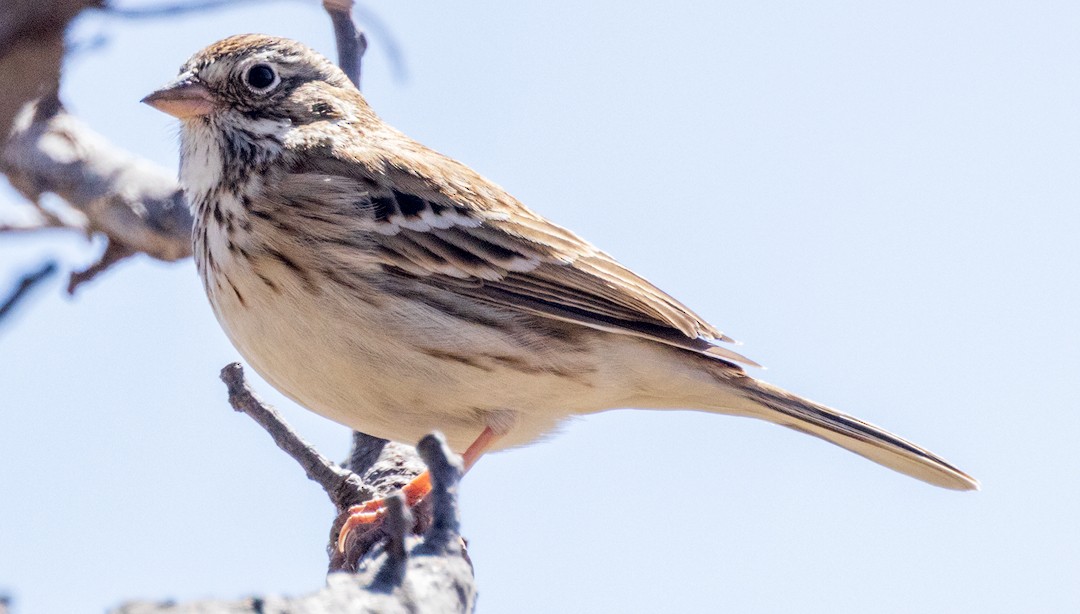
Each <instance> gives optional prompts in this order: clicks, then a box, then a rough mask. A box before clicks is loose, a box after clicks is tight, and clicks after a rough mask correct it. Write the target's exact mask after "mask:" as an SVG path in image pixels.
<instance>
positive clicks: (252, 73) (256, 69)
mask: <svg viewBox="0 0 1080 614" xmlns="http://www.w3.org/2000/svg"><path fill="white" fill-rule="evenodd" d="M246 78H247V84H248V85H250V86H251V88H252V89H255V90H266V89H269V88H270V87H271V86H272V85H274V84H275V83H277V74H276V73H275V72H274V69H273V68H270V67H269V66H267V65H266V64H256V65H254V66H252V67H251V68H249V69H248V71H247V77H246Z"/></svg>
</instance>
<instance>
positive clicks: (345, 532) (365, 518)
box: [337, 426, 499, 552]
mask: <svg viewBox="0 0 1080 614" xmlns="http://www.w3.org/2000/svg"><path fill="white" fill-rule="evenodd" d="M498 438H499V435H498V434H497V433H496V432H495V430H494V429H492V428H491V427H490V426H489V427H486V428H485V429H484V431H483V432H482V433H480V436H479V437H477V438H476V441H474V442H472V445H470V446H469V449H468V450H465V454H462V455H461V457H462V460H464V461H465V471H468V470H469V469H472V466H473V465H475V464H476V461H478V460H480V457H481V456H483V455H484V452H487V450H488V449H489V448H491V444H493V443H495V440H497V439H498ZM401 492H402V494H403V495H405V505H408V506H409V507H412V506H414V505H416V504H417V503H419V502H420V501H422V500H423V499H424V497H426V496H427V494H428V493H429V492H431V475H430V474H429V473H428V472H427V471H425V472H423V473H421V474H420V475H418V476H416V477H415V478H413V480H412V481H411V482H409V483H408V484H406V485H405V487H404V488H402V489H401ZM385 513H386V503H385V501H384V500H383V499H372V500H371V501H366V502H364V503H363V504H361V505H354V506H352V507H350V508H349V517H348V518H347V519H346V520H345V524H343V525H342V526H341V531H339V532H338V543H337V546H338V551H339V552H344V551H345V542H346V539H347V538H348V537H349V532H350V531H352V530H353V529H355V528H356V527H358V526H360V525H364V524H371V523H373V522H376V521H378V520H379V519H380V518H382V515H383V514H385Z"/></svg>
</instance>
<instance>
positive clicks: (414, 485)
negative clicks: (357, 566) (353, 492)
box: [337, 471, 431, 552]
mask: <svg viewBox="0 0 1080 614" xmlns="http://www.w3.org/2000/svg"><path fill="white" fill-rule="evenodd" d="M429 492H431V475H430V474H429V473H428V472H427V471H425V472H423V473H421V474H420V475H418V476H416V477H415V478H413V481H411V482H409V483H408V484H406V485H405V488H402V489H401V493H402V494H403V495H405V505H407V506H408V507H412V506H414V505H416V504H417V503H420V501H422V500H423V499H424V497H426V496H427V494H428V493H429ZM385 515H386V499H372V500H371V501H366V502H364V503H362V504H360V505H354V506H352V507H350V508H349V517H348V518H346V519H345V524H343V525H341V531H339V532H338V541H337V548H338V552H345V543H346V541H347V540H348V538H349V533H350V532H352V530H353V529H355V528H356V527H359V526H361V525H366V524H372V523H375V522H378V521H380V520H381V519H382V517H383V516H385Z"/></svg>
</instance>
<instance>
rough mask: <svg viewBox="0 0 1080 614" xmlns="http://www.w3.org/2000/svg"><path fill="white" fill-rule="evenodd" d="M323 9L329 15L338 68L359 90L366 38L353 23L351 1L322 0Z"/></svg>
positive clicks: (366, 44)
mask: <svg viewBox="0 0 1080 614" xmlns="http://www.w3.org/2000/svg"><path fill="white" fill-rule="evenodd" d="M323 8H325V9H326V12H327V13H329V14H330V21H332V22H333V24H334V38H335V40H336V42H337V50H338V66H339V67H341V70H342V71H344V72H345V74H346V75H347V76H348V77H349V80H351V81H352V82H353V84H354V85H356V88H357V89H360V74H361V70H360V62H361V60H362V59H363V57H364V52H366V51H367V46H368V43H367V37H366V36H364V32H363V31H362V30H358V29H357V27H356V24H355V23H354V22H353V18H352V9H353V0H323Z"/></svg>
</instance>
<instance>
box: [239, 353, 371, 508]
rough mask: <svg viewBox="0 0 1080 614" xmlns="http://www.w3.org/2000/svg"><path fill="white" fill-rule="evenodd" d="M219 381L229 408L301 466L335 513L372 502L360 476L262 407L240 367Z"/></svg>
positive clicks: (275, 413) (368, 490)
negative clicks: (321, 452) (324, 493)
mask: <svg viewBox="0 0 1080 614" xmlns="http://www.w3.org/2000/svg"><path fill="white" fill-rule="evenodd" d="M221 381H223V382H225V385H226V386H227V387H228V389H229V404H231V405H232V407H233V409H235V410H236V411H238V412H243V413H245V414H247V415H248V417H250V418H251V419H252V420H254V421H255V422H257V423H258V424H259V426H261V427H263V429H265V430H266V432H268V433H270V436H271V437H273V439H274V443H276V444H277V446H278V447H279V448H281V449H282V450H283V451H284V452H285V453H286V454H288V455H289V456H291V457H293V459H294V460H295V461H296V462H297V463H299V464H300V466H301V467H302V468H303V469H304V472H305V473H307V476H308V478H310V479H311V480H312V481H314V482H316V483H317V484H319V486H322V488H323V490H325V491H326V494H327V496H329V497H330V501H331V502H332V503H333V504H334V507H336V508H337V509H338V512H339V513H340V512H342V511H344V510H347V509H349V507H350V506H353V505H356V504H358V503H361V502H362V501H366V500H367V499H370V498H372V496H374V493H373V492H372V491H371V489H369V488H368V487H367V486H365V485H364V484H363V483H362V482H361V481H360V476H359V475H357V474H356V473H353V472H352V471H349V470H348V469H343V468H341V467H340V466H338V465H337V463H335V462H333V461H331V460H330V459H328V458H326V457H325V456H323V455H322V454H320V453H319V452H318V451H317V450H316V449H315V448H314V447H313V446H312V445H311V444H309V443H308V442H306V441H304V440H303V439H302V438H301V437H300V435H299V434H297V432H296V431H294V430H293V429H292V427H290V426H289V425H288V424H286V423H285V421H284V420H283V419H282V417H281V414H279V413H278V412H277V410H276V409H274V408H273V407H270V406H269V405H266V404H265V403H263V402H262V401H261V400H260V399H259V398H258V397H256V396H255V393H254V392H252V391H251V387H250V386H248V383H247V381H246V380H245V378H244V368H243V367H241V366H240V363H236V362H234V363H232V364H230V365H227V366H226V367H225V368H224V369H222V370H221Z"/></svg>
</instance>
